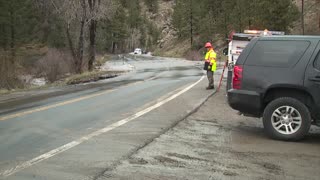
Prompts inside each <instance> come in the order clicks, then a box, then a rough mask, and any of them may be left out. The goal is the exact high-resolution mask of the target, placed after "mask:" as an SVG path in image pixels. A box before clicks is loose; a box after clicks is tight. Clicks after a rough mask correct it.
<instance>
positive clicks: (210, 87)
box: [206, 86, 214, 90]
mask: <svg viewBox="0 0 320 180" xmlns="http://www.w3.org/2000/svg"><path fill="white" fill-rule="evenodd" d="M210 89H214V86H208V87H207V88H206V90H210Z"/></svg>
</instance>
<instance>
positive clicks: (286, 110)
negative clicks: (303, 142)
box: [263, 97, 311, 141]
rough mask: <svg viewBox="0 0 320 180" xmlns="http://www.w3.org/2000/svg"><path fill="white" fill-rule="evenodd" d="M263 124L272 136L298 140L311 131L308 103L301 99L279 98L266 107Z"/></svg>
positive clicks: (280, 138) (279, 138)
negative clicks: (305, 103)
mask: <svg viewBox="0 0 320 180" xmlns="http://www.w3.org/2000/svg"><path fill="white" fill-rule="evenodd" d="M263 126H264V128H265V130H266V132H267V134H268V135H269V136H270V137H271V138H274V139H278V140H286V141H296V140H300V139H302V138H303V137H304V136H305V135H306V134H307V133H308V132H309V129H310V126H311V115H310V112H309V109H308V108H307V107H306V105H304V104H303V103H302V102H300V101H299V100H297V99H294V98H291V97H283V98H278V99H275V100H273V101H272V102H270V103H269V104H268V105H267V107H266V108H265V110H264V113H263Z"/></svg>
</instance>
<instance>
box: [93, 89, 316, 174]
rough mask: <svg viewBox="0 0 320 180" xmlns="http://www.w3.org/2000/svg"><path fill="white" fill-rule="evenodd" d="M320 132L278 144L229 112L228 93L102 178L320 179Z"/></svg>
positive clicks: (253, 121)
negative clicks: (296, 140)
mask: <svg viewBox="0 0 320 180" xmlns="http://www.w3.org/2000/svg"><path fill="white" fill-rule="evenodd" d="M319 178H320V129H319V128H317V127H312V129H311V132H310V134H309V135H308V136H307V138H306V139H305V140H303V141H301V142H281V141H274V140H271V139H269V138H268V137H266V136H265V134H264V132H263V129H262V122H261V120H259V119H256V118H248V117H244V116H239V115H238V114H237V112H236V111H234V110H232V109H231V108H229V106H228V105H227V102H226V95H225V92H220V93H217V94H216V95H214V96H213V97H212V98H210V99H209V100H208V101H207V102H206V103H205V104H204V105H203V106H202V107H201V108H200V109H199V111H198V112H196V113H195V114H193V115H191V116H190V117H188V118H187V119H185V120H184V121H182V122H180V123H179V124H178V125H177V126H176V127H174V128H173V129H171V130H169V131H168V132H167V133H165V134H163V135H161V136H160V137H159V138H157V139H155V140H154V141H153V142H152V143H150V144H149V145H147V146H146V147H144V148H142V149H140V150H139V151H138V152H137V153H136V154H134V155H133V156H131V157H130V158H129V159H127V160H124V161H122V162H121V164H120V165H118V166H117V167H115V168H114V169H110V170H109V171H106V172H105V173H104V174H103V175H102V176H101V177H99V178H98V179H100V180H102V179H137V180H138V179H139V180H140V179H159V180H160V179H161V180H163V179H290V180H291V179H301V180H302V179H303V180H306V179H315V180H316V179H319Z"/></svg>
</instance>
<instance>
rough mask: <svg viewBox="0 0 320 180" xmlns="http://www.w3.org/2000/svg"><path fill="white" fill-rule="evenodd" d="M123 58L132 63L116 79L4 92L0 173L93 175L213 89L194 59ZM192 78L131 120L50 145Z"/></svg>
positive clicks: (125, 113) (67, 176)
mask: <svg viewBox="0 0 320 180" xmlns="http://www.w3.org/2000/svg"><path fill="white" fill-rule="evenodd" d="M119 63H122V62H115V65H117V64H119ZM126 63H130V64H131V65H133V66H134V67H135V69H134V71H132V72H130V73H128V74H125V75H122V76H119V77H117V78H114V79H108V80H104V81H100V82H98V83H93V84H86V85H79V86H72V87H66V88H60V89H59V88H56V89H51V90H42V91H38V92H37V91H35V92H32V93H29V94H28V93H26V94H25V95H19V96H18V97H16V98H15V97H9V98H7V97H5V98H2V101H1V102H0V107H1V109H0V119H1V121H0V142H1V146H0V179H95V178H96V177H99V175H101V174H103V173H104V172H105V171H106V170H108V169H110V168H112V167H113V166H115V165H116V164H117V163H118V162H119V161H120V160H121V159H123V158H125V157H127V156H129V155H130V154H132V153H134V152H135V151H137V150H138V149H140V148H141V147H143V146H145V145H146V144H147V143H148V142H150V141H152V140H153V139H154V138H155V137H158V136H159V135H160V134H162V133H163V132H164V131H166V129H168V128H170V127H172V126H173V125H174V124H176V123H177V122H178V121H180V120H181V119H183V118H184V117H186V115H188V113H190V112H191V111H192V110H194V109H195V107H197V106H199V105H200V104H201V103H202V102H204V100H205V99H206V98H207V97H208V96H209V95H210V94H212V92H210V91H206V90H204V87H205V85H206V80H205V79H203V80H202V81H199V79H200V78H201V77H202V76H203V72H202V70H201V69H200V68H199V67H196V66H197V63H195V62H189V61H184V60H172V59H162V60H159V61H155V60H139V59H138V60H129V61H128V62H126ZM197 81H199V83H198V84H194V85H195V86H194V87H192V88H191V89H190V90H188V91H187V92H185V93H183V94H182V95H180V96H178V97H177V98H174V99H173V100H171V101H169V102H167V103H166V104H164V105H161V106H160V107H158V108H156V109H154V110H152V111H151V112H148V113H146V114H144V115H142V116H139V117H137V118H136V119H135V120H134V121H132V122H129V123H126V124H124V125H122V126H120V127H117V128H114V129H113V130H111V131H108V132H106V133H101V134H99V135H97V136H94V137H91V138H90V139H88V140H87V139H85V141H83V142H81V143H80V144H79V145H76V146H74V147H72V148H67V149H65V150H64V149H60V150H61V152H59V153H56V152H51V151H52V150H54V151H55V150H57V148H61V147H63V145H66V144H68V143H70V142H73V141H75V140H77V139H79V138H83V137H85V138H87V137H88V135H90V134H91V133H93V132H96V131H99V130H100V129H102V128H105V127H108V126H109V125H111V124H113V123H116V122H119V121H120V120H122V119H125V118H128V117H132V115H134V114H135V113H137V112H140V111H142V110H144V109H146V108H149V107H150V106H152V105H154V104H156V103H157V102H161V101H162V100H164V99H166V98H168V97H170V96H172V95H174V94H176V93H177V92H179V91H181V90H183V89H184V88H186V87H187V86H189V85H191V84H193V83H195V82H197ZM9 96H10V95H9ZM0 99H1V98H0ZM69 145H70V144H69ZM69 145H68V146H69ZM57 151H59V149H58V150H57ZM48 152H49V154H48ZM51 156H52V157H51ZM35 158H36V159H35ZM37 158H38V159H37ZM26 162H27V163H26Z"/></svg>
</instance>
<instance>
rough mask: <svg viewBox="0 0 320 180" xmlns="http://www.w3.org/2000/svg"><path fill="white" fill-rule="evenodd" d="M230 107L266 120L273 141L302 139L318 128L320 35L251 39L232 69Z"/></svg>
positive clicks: (266, 126)
mask: <svg viewBox="0 0 320 180" xmlns="http://www.w3.org/2000/svg"><path fill="white" fill-rule="evenodd" d="M228 102H229V105H230V106H231V107H232V108H233V109H236V110H239V111H240V112H242V113H243V114H244V115H250V116H256V117H263V125H264V128H265V130H266V132H267V134H268V135H269V136H271V137H272V138H275V139H280V140H299V139H302V138H303V137H304V135H306V134H307V133H308V131H309V129H310V126H311V124H314V125H319V124H320V36H272V37H259V38H256V39H253V40H252V41H251V42H250V43H249V44H248V46H247V47H246V48H245V49H244V51H243V52H242V53H241V55H240V57H239V58H238V60H237V63H236V65H235V67H234V74H233V82H232V89H231V90H229V91H228Z"/></svg>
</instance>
